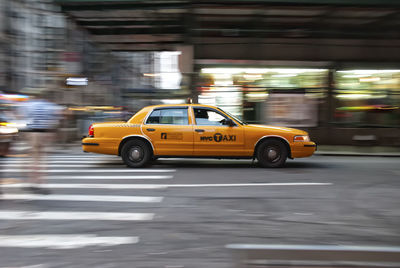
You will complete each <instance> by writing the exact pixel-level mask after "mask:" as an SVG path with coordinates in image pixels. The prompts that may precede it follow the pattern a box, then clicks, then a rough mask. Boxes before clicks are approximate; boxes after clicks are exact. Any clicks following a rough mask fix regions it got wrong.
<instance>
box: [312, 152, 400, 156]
mask: <svg viewBox="0 0 400 268" xmlns="http://www.w3.org/2000/svg"><path fill="white" fill-rule="evenodd" d="M314 155H323V156H365V157H371V156H375V157H400V153H357V152H315V153H314Z"/></svg>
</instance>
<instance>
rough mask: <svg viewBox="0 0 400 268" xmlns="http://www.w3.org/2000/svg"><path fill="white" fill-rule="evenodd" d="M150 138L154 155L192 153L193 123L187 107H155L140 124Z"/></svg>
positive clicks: (185, 154) (188, 154) (189, 154)
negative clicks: (190, 120)
mask: <svg viewBox="0 0 400 268" xmlns="http://www.w3.org/2000/svg"><path fill="white" fill-rule="evenodd" d="M142 132H143V134H145V135H146V136H147V137H149V138H150V140H151V142H152V143H153V146H154V154H155V155H164V156H191V155H193V125H192V124H191V122H189V116H188V108H187V107H171V108H169V107H162V108H155V109H154V110H153V111H152V112H151V113H150V115H149V117H148V118H147V120H146V121H145V123H144V124H143V125H142Z"/></svg>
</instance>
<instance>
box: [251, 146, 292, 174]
mask: <svg viewBox="0 0 400 268" xmlns="http://www.w3.org/2000/svg"><path fill="white" fill-rule="evenodd" d="M256 156H257V159H258V163H260V165H261V166H262V167H270V168H278V167H283V166H284V165H285V162H286V159H287V157H288V150H287V148H286V146H285V144H284V143H283V142H282V141H280V140H276V139H270V140H265V141H263V142H262V143H261V144H260V145H259V146H258V148H257V152H256Z"/></svg>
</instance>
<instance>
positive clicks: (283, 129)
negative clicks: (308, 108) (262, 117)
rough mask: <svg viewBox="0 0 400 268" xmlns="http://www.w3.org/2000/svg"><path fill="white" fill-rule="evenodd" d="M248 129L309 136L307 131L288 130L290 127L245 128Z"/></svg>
mask: <svg viewBox="0 0 400 268" xmlns="http://www.w3.org/2000/svg"><path fill="white" fill-rule="evenodd" d="M245 127H246V128H247V129H252V130H255V131H256V130H259V131H268V132H273V133H287V134H289V133H290V134H294V135H308V133H307V132H306V131H303V130H300V129H296V128H288V127H278V126H270V125H256V124H250V125H246V126H245Z"/></svg>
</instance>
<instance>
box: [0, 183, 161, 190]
mask: <svg viewBox="0 0 400 268" xmlns="http://www.w3.org/2000/svg"><path fill="white" fill-rule="evenodd" d="M30 186H32V185H31V184H29V183H16V184H5V185H2V187H4V188H24V187H30ZM40 187H43V188H54V189H55V188H58V189H62V188H66V189H78V188H84V189H85V188H86V189H165V188H166V187H167V186H165V185H161V184H106V183H104V184H102V183H86V184H85V183H54V184H51V183H46V184H43V185H41V186H40Z"/></svg>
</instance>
